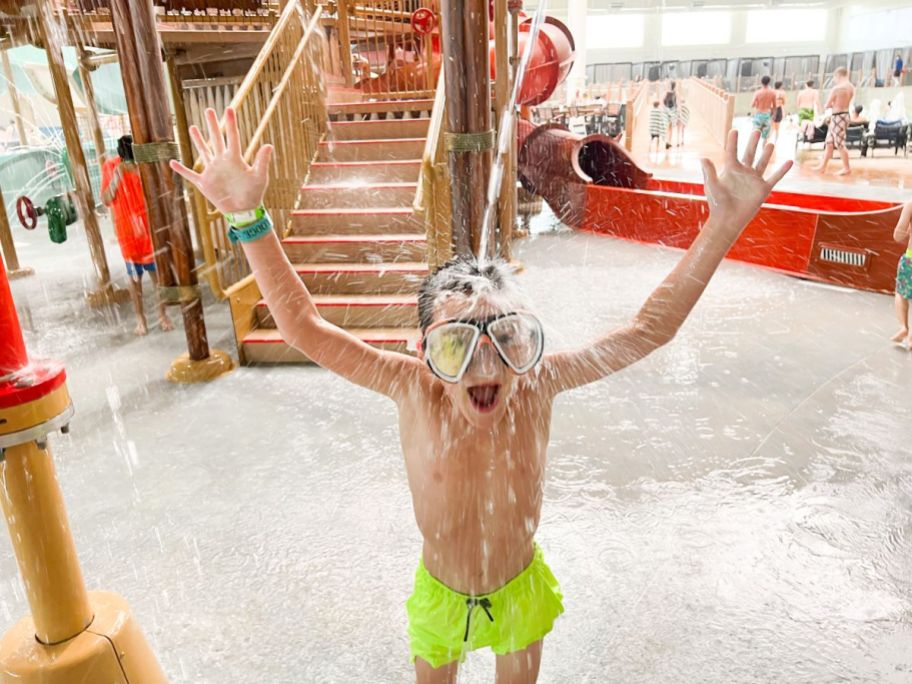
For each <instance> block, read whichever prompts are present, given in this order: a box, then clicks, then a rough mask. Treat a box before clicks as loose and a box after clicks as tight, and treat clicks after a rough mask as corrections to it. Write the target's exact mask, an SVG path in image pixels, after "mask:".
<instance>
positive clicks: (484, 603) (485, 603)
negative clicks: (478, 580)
mask: <svg viewBox="0 0 912 684" xmlns="http://www.w3.org/2000/svg"><path fill="white" fill-rule="evenodd" d="M475 606H481V607H482V608H483V609H484V612H485V615H487V616H488V620H490V621H491V622H494V616H493V615H491V611H490V610H489V608H490V607H491V599H488V598H480V599H477V598H467V599H466V608H467V612H466V630H465V636H464V637H463V638H462V640H463V641H464V642H465V641H468V640H469V625H470V624H471V622H472V610H474V608H475Z"/></svg>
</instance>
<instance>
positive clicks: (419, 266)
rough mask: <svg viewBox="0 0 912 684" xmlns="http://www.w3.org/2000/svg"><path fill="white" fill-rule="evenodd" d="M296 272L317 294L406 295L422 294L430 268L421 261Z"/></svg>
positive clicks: (327, 265) (298, 268)
mask: <svg viewBox="0 0 912 684" xmlns="http://www.w3.org/2000/svg"><path fill="white" fill-rule="evenodd" d="M295 271H297V273H298V275H300V276H301V279H302V280H303V281H304V284H305V285H307V289H308V290H310V291H311V292H312V293H313V294H406V293H415V292H417V291H418V286H419V285H420V284H421V281H422V280H423V279H424V278H425V276H427V274H428V267H427V264H426V263H421V262H417V261H404V262H399V263H395V264H357V263H316V264H295Z"/></svg>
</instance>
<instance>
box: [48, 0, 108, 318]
mask: <svg viewBox="0 0 912 684" xmlns="http://www.w3.org/2000/svg"><path fill="white" fill-rule="evenodd" d="M38 10H39V16H38V25H39V31H40V33H41V38H42V43H43V45H44V49H45V50H46V51H47V57H48V68H49V70H50V73H51V79H52V80H53V82H54V92H55V93H56V96H57V109H58V111H59V112H60V125H61V126H62V127H63V136H64V139H65V140H66V147H67V151H68V152H69V156H70V164H72V167H73V180H74V181H75V183H76V193H75V194H76V206H77V207H78V209H79V217H80V218H81V219H82V224H83V228H84V229H85V233H86V239H87V240H88V243H89V252H90V254H91V256H92V264H93V265H94V267H95V274H96V276H97V278H98V288H99V290H98V292H96V293H91V294H90V296H89V299H90V301H92V302H93V303H97V304H106V303H109V302H110V301H112V297H113V296H114V288H113V286H112V284H111V273H110V271H109V270H108V257H107V255H106V254H105V249H104V241H103V240H102V238H101V230H99V228H98V218H97V217H96V216H95V197H94V195H93V194H92V185H91V182H90V181H89V169H88V165H87V164H86V159H85V154H84V153H83V151H82V143H81V142H80V140H79V124H78V122H77V119H76V109H75V107H74V106H73V95H72V93H71V92H70V83H69V80H68V78H67V72H66V68H65V67H64V62H63V49H62V46H61V45H60V42H59V41H58V40H56V39H54V36H52V35H51V34H50V32H49V30H48V28H49V26H50V25H52V24H53V22H55V21H56V20H57V18H56V17H55V15H54V10H53V8H52V6H51V0H38Z"/></svg>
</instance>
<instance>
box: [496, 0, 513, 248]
mask: <svg viewBox="0 0 912 684" xmlns="http://www.w3.org/2000/svg"><path fill="white" fill-rule="evenodd" d="M508 24H509V19H508V17H507V0H494V55H495V59H496V64H495V69H494V74H495V76H496V79H495V81H494V102H495V107H494V111H495V112H496V113H497V117H498V120H497V126H498V127H500V126H501V125H506V126H507V127H508V128H510V130H511V131H512V130H513V128H514V126H513V118H512V117H510V118H509V122H508V123H506V124H504V123H503V121H502V119H501V117H503V116H504V113H506V111H507V108H508V105H509V101H510V86H511V85H512V81H513V78H512V74H511V72H510V54H509V42H508V37H507V31H508V29H509V26H508ZM498 132H500V131H499V130H498ZM514 137H515V136H514ZM512 150H513V146H512V145H511V147H510V151H509V152H508V153H507V154H506V156H505V157H504V160H503V164H504V170H503V180H502V182H501V186H500V195H499V197H498V205H499V206H498V235H497V237H498V240H497V243H496V244H498V245H499V246H500V249H499V252H500V256H502V257H503V258H504V259H509V258H510V240H511V239H512V236H513V221H514V219H515V210H516V205H515V202H514V197H515V195H516V169H515V168H514V165H513V163H512V161H513V160H512V156H513V155H512Z"/></svg>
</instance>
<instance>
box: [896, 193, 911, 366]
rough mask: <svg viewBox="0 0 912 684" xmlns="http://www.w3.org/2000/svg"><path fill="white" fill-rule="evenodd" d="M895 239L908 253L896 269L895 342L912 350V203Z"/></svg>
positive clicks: (897, 225) (901, 220) (903, 214)
mask: <svg viewBox="0 0 912 684" xmlns="http://www.w3.org/2000/svg"><path fill="white" fill-rule="evenodd" d="M893 239H894V240H896V241H897V242H899V243H901V244H904V245H905V246H906V253H905V254H903V255H902V256H901V257H900V258H899V264H898V265H897V267H896V317H897V318H898V319H899V325H900V328H899V332H898V333H896V334H895V335H894V336H893V341H894V342H897V343H899V344H902V345H903V346H904V347H905V348H906V349H910V350H912V334H910V333H909V301H910V300H912V202H907V203H906V206H904V207H903V210H902V214H900V215H899V222H898V223H897V224H896V229H895V230H894V231H893Z"/></svg>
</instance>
